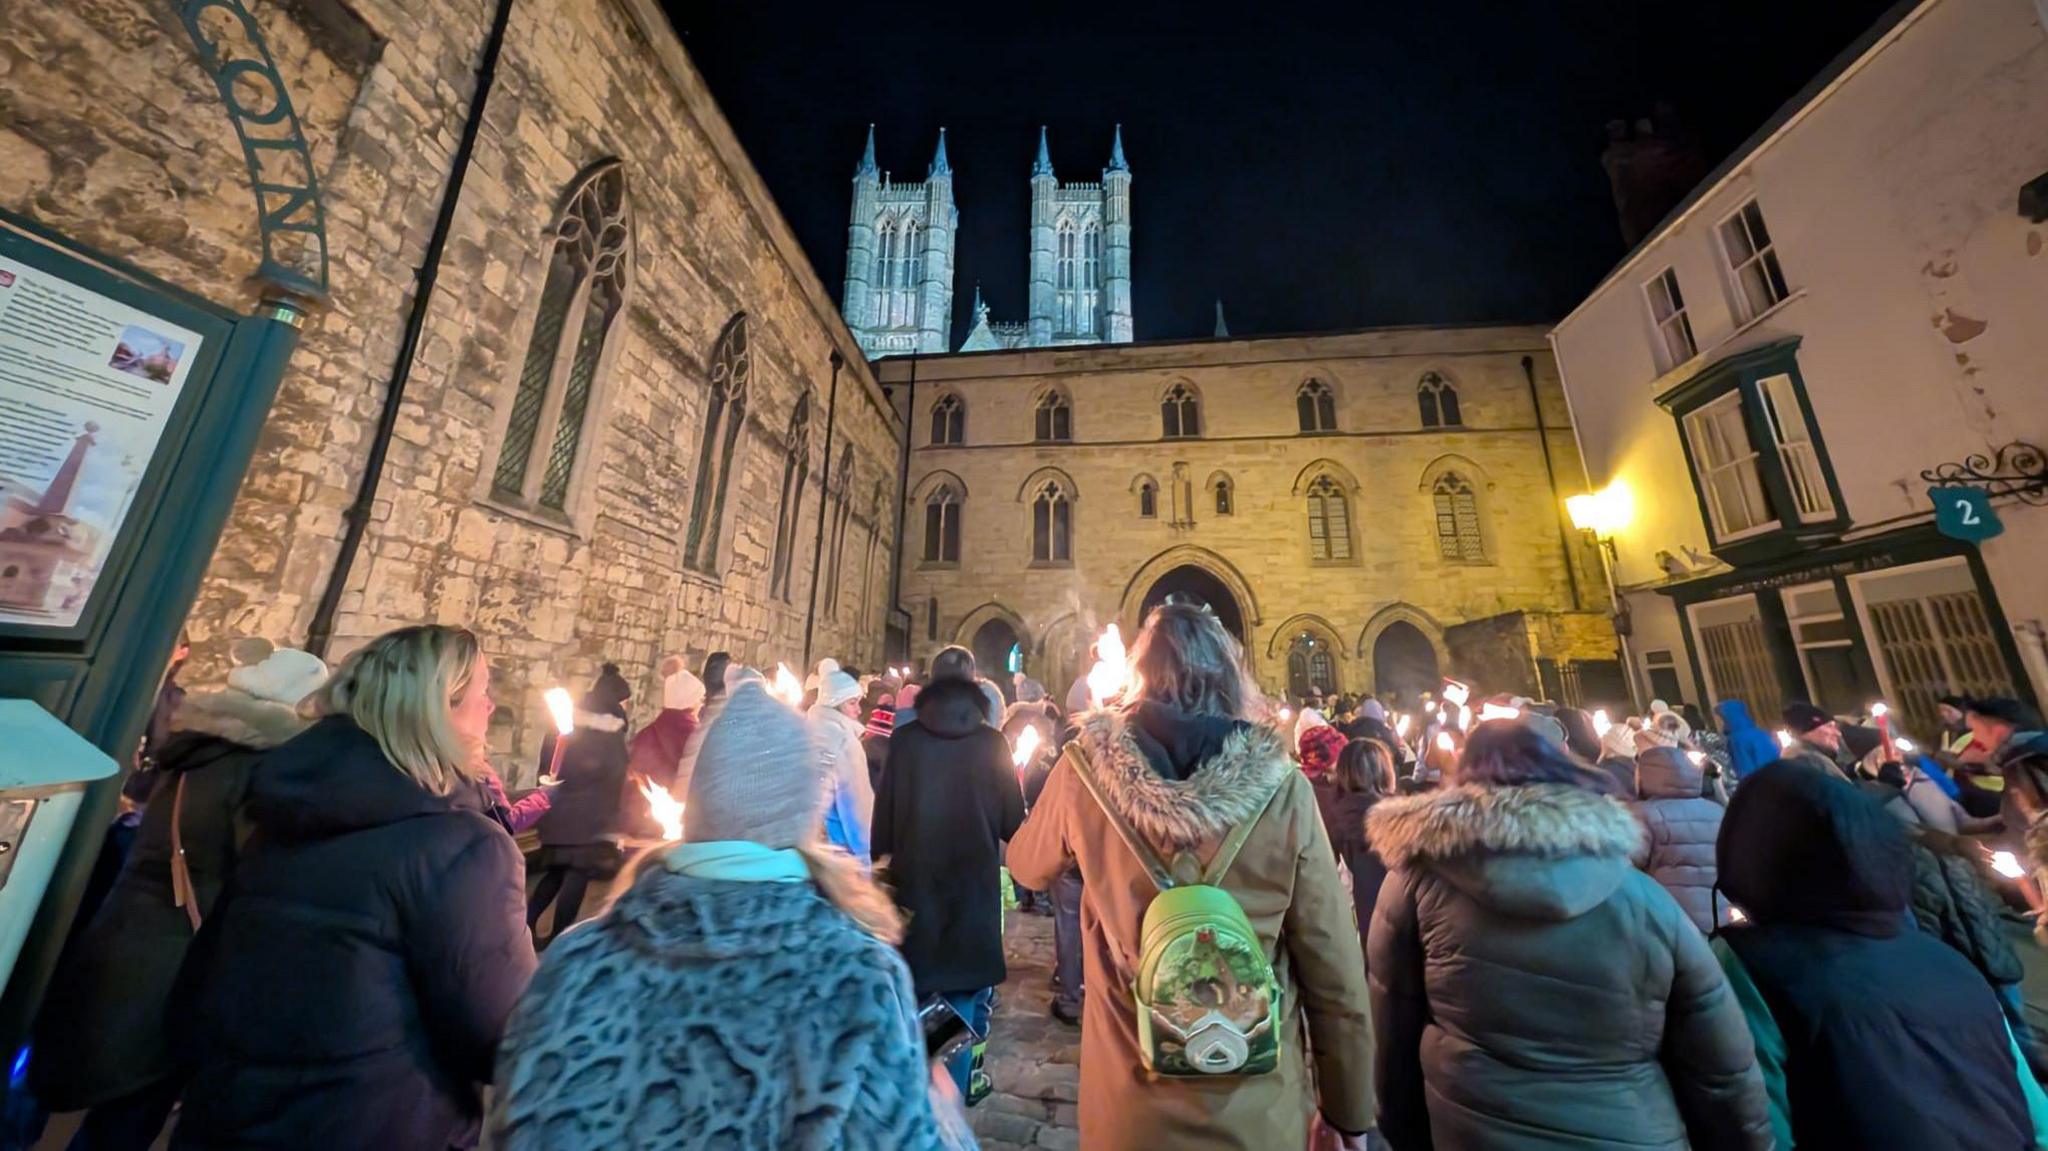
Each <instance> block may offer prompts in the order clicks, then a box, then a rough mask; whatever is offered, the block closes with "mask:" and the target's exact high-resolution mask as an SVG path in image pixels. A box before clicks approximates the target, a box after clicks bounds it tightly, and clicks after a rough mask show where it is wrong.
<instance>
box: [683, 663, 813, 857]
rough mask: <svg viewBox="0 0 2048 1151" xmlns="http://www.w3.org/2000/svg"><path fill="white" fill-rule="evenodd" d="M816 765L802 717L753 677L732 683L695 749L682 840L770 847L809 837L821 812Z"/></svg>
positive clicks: (806, 726)
mask: <svg viewBox="0 0 2048 1151" xmlns="http://www.w3.org/2000/svg"><path fill="white" fill-rule="evenodd" d="M822 764H823V760H822V759H821V758H820V757H819V755H818V753H817V751H816V750H815V749H814V748H813V747H812V746H811V729H810V725H808V724H806V723H805V722H804V719H803V717H802V716H800V715H798V714H797V713H796V712H794V711H792V710H790V709H789V708H788V707H786V706H785V705H783V704H782V703H781V702H779V701H777V700H776V698H775V697H774V696H772V695H770V694H769V693H768V689H767V688H766V687H765V686H763V685H762V684H761V683H759V682H757V681H753V680H748V681H744V682H741V683H739V684H737V685H736V686H735V687H734V688H733V691H732V696H731V698H730V699H728V700H727V701H726V705H725V710H724V711H722V712H720V713H719V716H718V719H717V720H715V721H714V722H713V723H712V724H711V730H710V731H708V732H706V733H705V734H704V743H703V745H702V746H701V747H700V748H698V750H697V767H696V771H695V772H694V773H693V774H692V775H691V776H690V790H689V798H688V799H687V800H686V801H685V802H686V804H687V806H685V807H684V808H683V839H684V840H685V841H686V842H689V843H710V842H715V841H720V840H745V841H747V842H750V843H758V844H761V845H762V846H764V847H774V848H785V847H795V846H797V845H798V844H801V843H809V842H812V841H814V840H816V839H817V838H818V836H819V834H820V829H821V827H822V821H823V818H824V811H825V779H824V775H823V767H822Z"/></svg>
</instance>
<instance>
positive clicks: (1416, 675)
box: [1372, 619, 1440, 702]
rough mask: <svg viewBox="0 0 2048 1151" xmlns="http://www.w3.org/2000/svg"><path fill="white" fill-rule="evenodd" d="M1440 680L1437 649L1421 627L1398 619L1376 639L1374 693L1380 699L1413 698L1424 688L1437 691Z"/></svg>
mask: <svg viewBox="0 0 2048 1151" xmlns="http://www.w3.org/2000/svg"><path fill="white" fill-rule="evenodd" d="M1439 680H1440V673H1439V671H1438V669H1437V663H1436V648H1435V647H1434V646H1433V645H1431V643H1430V642H1429V637H1428V636H1426V635H1423V634H1422V629H1421V628H1419V627H1416V626H1415V625H1414V624H1412V623H1409V622H1408V621H1407V620H1404V619H1397V620H1395V621H1394V622H1392V623H1390V624H1388V625H1387V626H1386V628H1385V629H1384V630H1383V631H1381V632H1380V635H1379V638H1378V639H1377V640H1375V641H1373V645H1372V682H1373V693H1374V694H1375V695H1377V696H1379V697H1380V698H1381V699H1389V700H1391V699H1394V698H1399V699H1401V700H1402V701H1403V702H1406V701H1409V700H1413V699H1414V698H1415V697H1416V696H1418V695H1420V694H1421V693H1423V692H1425V691H1434V690H1436V687H1437V684H1438V682H1439Z"/></svg>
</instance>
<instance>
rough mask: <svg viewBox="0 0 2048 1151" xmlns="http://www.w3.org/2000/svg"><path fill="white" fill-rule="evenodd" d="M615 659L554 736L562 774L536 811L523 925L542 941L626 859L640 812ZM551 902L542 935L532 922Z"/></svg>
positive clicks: (625, 691)
mask: <svg viewBox="0 0 2048 1151" xmlns="http://www.w3.org/2000/svg"><path fill="white" fill-rule="evenodd" d="M632 697H633V691H632V688H630V687H628V686H627V685H626V680H625V677H624V676H621V675H620V674H619V669H618V667H617V665H615V664H609V663H608V664H605V665H604V667H603V669H602V670H601V671H600V672H599V674H598V677H597V679H596V681H595V682H593V683H592V684H591V685H590V690H589V691H588V692H586V693H585V694H584V696H583V701H582V703H581V704H579V705H578V706H577V708H576V712H575V715H574V718H573V730H572V731H571V732H570V733H569V734H568V735H566V736H562V737H560V738H559V740H558V741H557V745H556V746H557V748H558V752H557V754H556V755H554V756H552V757H551V758H552V759H553V761H554V763H555V765H556V771H557V773H558V775H559V778H560V779H561V788H560V790H559V791H557V792H556V793H555V802H554V806H553V807H552V808H550V809H549V811H548V813H547V814H546V815H545V816H542V817H541V821H540V824H539V830H540V845H541V849H540V853H539V855H538V856H537V857H536V859H535V863H536V865H537V866H538V867H539V868H540V870H541V877H540V882H539V883H538V884H536V885H535V886H534V889H533V897H532V898H531V899H529V900H528V901H527V905H526V925H527V928H528V929H529V930H535V931H536V935H535V939H536V943H537V945H538V946H541V947H545V946H547V945H548V944H549V943H552V942H554V940H555V939H556V938H557V937H559V936H560V935H561V934H562V932H563V931H565V930H567V929H568V928H569V927H570V926H571V925H573V924H574V923H575V922H576V919H577V916H578V915H579V914H580V913H581V912H582V910H583V897H584V894H585V893H586V892H587V891H588V890H589V888H590V884H591V882H592V881H593V880H595V881H598V882H602V881H604V880H607V879H610V878H611V877H612V876H614V875H617V874H618V872H619V868H620V866H621V865H623V864H624V863H625V860H626V854H625V847H624V840H625V837H626V825H627V818H628V812H629V808H628V807H627V804H628V803H629V802H630V803H631V805H632V806H631V808H630V812H631V813H632V814H633V815H635V816H637V814H638V813H639V812H640V811H641V810H642V808H643V807H644V804H643V803H642V802H641V801H640V800H639V799H638V798H637V797H635V798H634V799H632V800H630V801H629V800H628V799H627V791H628V784H627V781H626V765H627V764H628V763H629V762H630V761H631V752H630V751H629V750H628V749H627V746H626V704H627V701H628V700H630V699H632ZM550 906H552V907H553V908H554V919H553V922H552V923H551V924H550V927H549V931H548V936H547V939H546V940H544V941H543V940H540V938H539V935H538V932H537V927H538V925H539V923H540V918H541V915H542V914H543V913H545V912H546V911H547V910H548V908H549V907H550Z"/></svg>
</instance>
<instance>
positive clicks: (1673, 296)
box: [1643, 264, 1700, 375]
mask: <svg viewBox="0 0 2048 1151" xmlns="http://www.w3.org/2000/svg"><path fill="white" fill-rule="evenodd" d="M1660 290H1661V291H1663V292H1664V293H1665V297H1666V299H1667V301H1668V302H1669V303H1670V305H1671V312H1670V314H1669V315H1665V316H1659V315H1658V314H1657V310H1658V309H1657V293H1658V291H1660ZM1643 306H1644V307H1645V308H1647V309H1649V314H1650V333H1651V338H1650V343H1651V346H1652V348H1653V354H1654V357H1655V359H1656V363H1657V369H1658V373H1659V374H1660V375H1661V374H1662V373H1664V372H1668V371H1671V370H1672V369H1674V368H1677V367H1678V366H1679V365H1681V364H1685V363H1689V362H1690V361H1691V360H1692V359H1693V357H1695V356H1697V355H1699V354H1700V345H1699V340H1698V339H1697V338H1696V337H1695V336H1694V335H1693V330H1692V316H1691V313H1689V312H1688V311H1687V310H1686V304H1685V293H1684V291H1683V290H1682V289H1681V288H1680V287H1679V284H1678V269H1677V268H1676V267H1674V266H1673V265H1670V264H1666V265H1665V266H1664V270H1663V271H1661V272H1659V273H1657V274H1656V275H1654V276H1652V277H1650V278H1649V279H1647V280H1645V281H1643ZM1674 324H1676V326H1677V332H1678V335H1679V336H1680V337H1681V339H1682V341H1683V344H1684V349H1685V354H1684V355H1682V356H1681V355H1679V354H1678V351H1677V349H1675V348H1673V347H1672V346H1671V338H1672V325H1674Z"/></svg>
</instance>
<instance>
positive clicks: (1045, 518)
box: [1031, 480, 1074, 564]
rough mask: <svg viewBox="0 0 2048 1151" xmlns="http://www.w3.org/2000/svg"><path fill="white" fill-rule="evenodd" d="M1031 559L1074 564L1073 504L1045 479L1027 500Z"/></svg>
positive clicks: (1054, 484) (1055, 485)
mask: <svg viewBox="0 0 2048 1151" xmlns="http://www.w3.org/2000/svg"><path fill="white" fill-rule="evenodd" d="M1031 559H1032V561H1033V562H1035V563H1051V564H1065V563H1072V562H1074V503H1073V501H1072V500H1071V499H1069V498H1068V497H1067V493H1066V491H1065V489H1063V488H1061V487H1060V485H1059V483H1058V481H1056V480H1047V481H1046V484H1045V486H1044V487H1042V488H1040V489H1038V497H1037V498H1036V499H1034V500H1032V501H1031Z"/></svg>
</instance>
